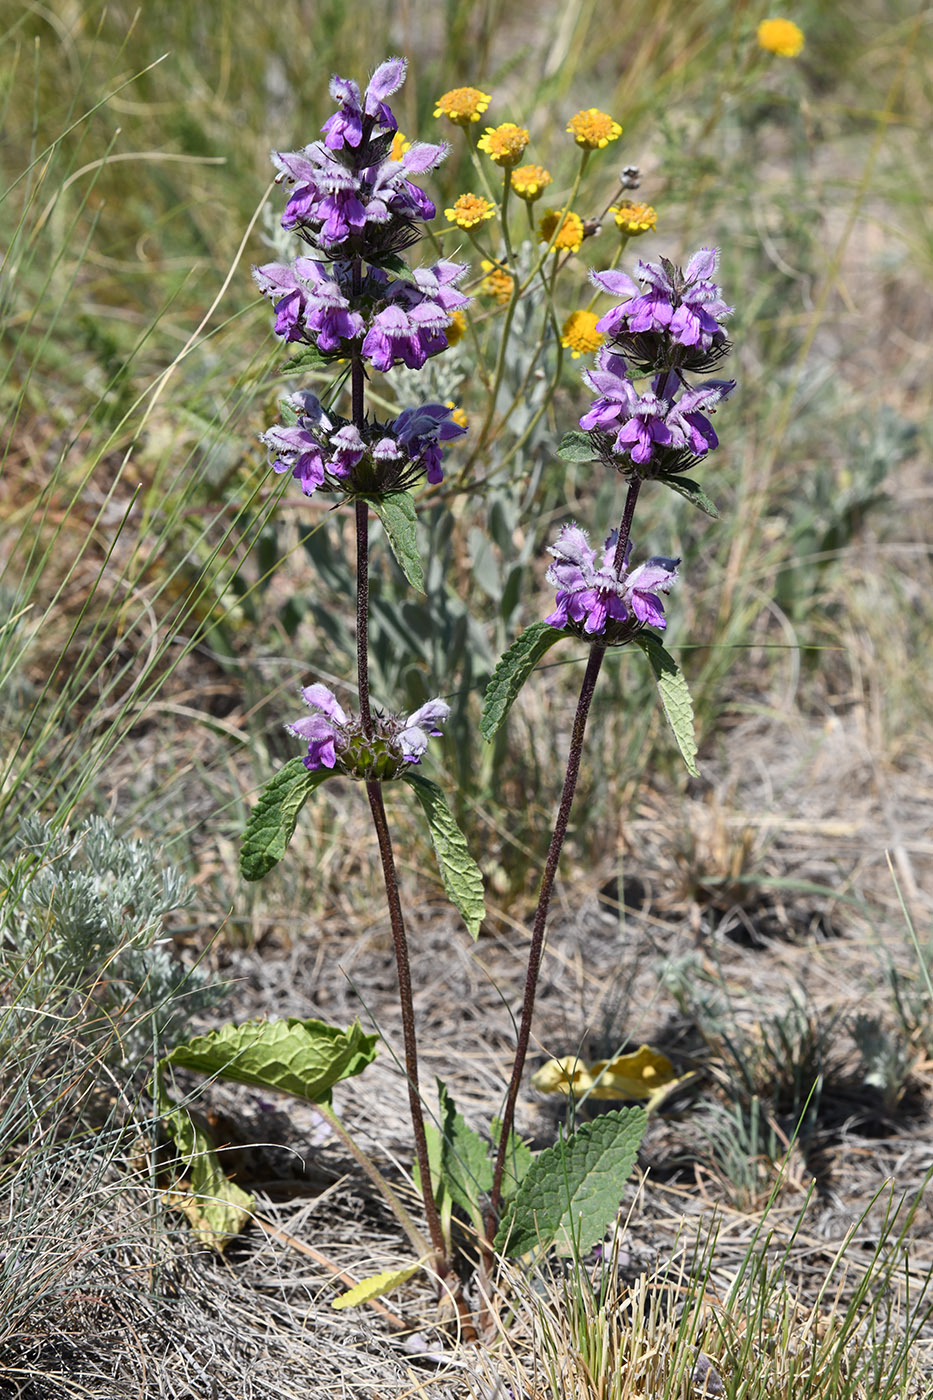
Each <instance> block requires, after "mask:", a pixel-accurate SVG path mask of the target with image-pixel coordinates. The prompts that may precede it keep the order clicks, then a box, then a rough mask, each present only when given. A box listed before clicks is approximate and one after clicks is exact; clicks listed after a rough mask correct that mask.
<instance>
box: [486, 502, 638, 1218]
mask: <svg viewBox="0 0 933 1400" xmlns="http://www.w3.org/2000/svg"><path fill="white" fill-rule="evenodd" d="M640 489H641V480H640V478H638V477H636V478H635V480H634V481H631V482H630V483H629V488H628V494H627V496H626V498H625V506H624V508H623V510H622V519H621V521H620V523H619V538H618V541H617V543H616V550H615V556H614V561H613V562H614V566H615V568H616V569H619V568H620V567H621V563H622V560H623V559H624V557H625V550H626V546H627V545H628V541H629V536H630V534H631V531H632V519H633V517H634V514H635V503H636V501H637V500H638V492H639V490H640ZM605 654H606V649H605V647H603V646H600V645H599V643H598V642H594V643H593V644H592V646H591V647H590V656H589V660H588V661H587V663H586V672H585V674H584V676H583V684H582V685H581V686H580V698H579V699H578V701H577V713H576V715H575V716H574V721H573V733H572V735H571V738H570V753H569V754H568V756H567V772H566V774H565V776H564V789H563V792H562V793H561V797H560V806H559V807H558V809H557V821H556V822H555V824H554V833H553V835H552V836H551V844H550V847H549V848H548V853H547V862H546V864H545V867H544V874H543V876H542V878H541V888H540V890H539V892H538V907H537V909H536V910H535V921H534V927H533V929H532V934H531V947H530V949H529V951H528V971H527V973H526V976H525V997H524V1000H523V1002H522V1019H521V1025H520V1026H519V1031H518V1044H517V1045H516V1047H515V1059H514V1061H513V1064H512V1078H511V1080H510V1081H509V1092H508V1095H507V1097H506V1101H505V1111H504V1113H503V1115H502V1129H501V1132H500V1135H499V1150H498V1152H497V1153H496V1167H495V1171H494V1173H493V1178H492V1194H491V1195H490V1198H489V1211H488V1213H487V1215H486V1239H487V1241H488V1242H489V1243H490V1244H491V1243H492V1240H493V1238H494V1236H495V1232H496V1226H497V1224H498V1217H499V1201H500V1198H501V1195H502V1175H503V1172H504V1170H505V1157H506V1152H507V1150H508V1139H509V1133H510V1132H511V1130H512V1124H513V1122H514V1119H515V1104H516V1101H517V1099H518V1090H519V1085H520V1084H521V1078H522V1070H523V1069H524V1067H525V1056H526V1055H527V1053H528V1045H529V1041H530V1040H531V1020H532V1016H533V1014H534V1007H535V992H536V990H537V986H538V975H539V973H540V971H541V956H542V954H543V952H544V935H545V931H546V929H547V916H548V909H549V907H550V903H551V894H552V892H553V889H554V878H555V876H556V874H557V864H558V861H559V860H560V853H561V849H562V847H563V844H564V838H565V836H566V835H567V825H568V823H569V821H570V809H571V807H572V806H573V797H574V793H575V792H576V788H577V777H578V775H579V772H580V757H581V755H582V752H583V738H584V735H585V733H586V721H587V716H588V715H589V712H590V703H591V701H592V699H593V692H594V690H595V689H596V681H597V678H598V676H599V672H600V667H601V666H602V664H603V657H604V656H605Z"/></svg>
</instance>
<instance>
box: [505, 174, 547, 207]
mask: <svg viewBox="0 0 933 1400" xmlns="http://www.w3.org/2000/svg"><path fill="white" fill-rule="evenodd" d="M550 183H551V175H550V172H549V171H547V170H545V168H544V166H543V165H520V166H519V167H518V169H517V170H513V171H512V189H513V190H514V191H515V193H516V194H517V195H518V197H519V199H524V200H525V201H526V202H527V203H528V204H533V203H534V201H535V200H536V199H540V198H541V196H542V195H543V194H544V191H545V190H546V189H547V187H548V185H549V184H550Z"/></svg>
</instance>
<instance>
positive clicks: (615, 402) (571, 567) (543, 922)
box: [485, 114, 734, 1267]
mask: <svg viewBox="0 0 933 1400" xmlns="http://www.w3.org/2000/svg"><path fill="white" fill-rule="evenodd" d="M583 115H585V114H583ZM715 268H716V255H715V253H714V252H713V251H712V250H710V249H701V250H700V252H699V253H697V254H695V255H694V257H693V258H692V259H691V260H690V262H689V264H688V266H687V268H686V270H684V271H682V270H681V269H679V268H675V267H674V266H673V264H671V263H668V262H666V261H662V262H661V263H660V264H653V263H639V265H638V269H637V271H638V276H639V280H640V281H641V282H642V283H644V284H646V285H647V291H645V292H642V290H641V289H640V288H639V287H638V286H637V285H636V283H635V282H633V281H632V280H631V279H630V278H629V277H627V276H626V275H625V274H624V273H620V272H616V271H615V270H614V268H611V269H609V270H608V271H607V272H604V273H597V274H594V277H593V280H594V282H595V284H596V286H597V287H598V288H599V289H600V290H601V291H610V292H612V293H614V294H615V295H616V296H621V297H622V301H621V303H620V304H619V305H617V306H615V307H614V308H613V309H612V310H610V311H609V312H607V313H606V315H605V316H603V317H602V318H601V319H600V320H599V321H598V322H597V329H598V330H599V331H601V332H602V333H604V334H605V335H606V336H607V337H608V344H607V345H606V346H605V348H604V349H603V350H602V351H601V352H600V354H599V357H598V359H597V363H596V367H595V368H594V369H593V370H592V371H589V372H585V373H584V379H585V381H586V383H587V384H588V385H589V386H590V387H591V388H592V389H593V390H594V391H595V393H596V398H595V400H594V402H593V404H592V405H591V407H590V408H589V409H588V410H587V412H586V413H584V415H583V417H582V418H581V419H580V426H581V428H583V429H585V430H586V435H587V438H588V443H587V442H586V440H585V439H584V443H580V442H578V443H576V444H575V446H576V448H577V449H578V450H579V451H580V452H581V453H582V454H583V458H584V459H585V457H586V456H587V455H588V456H590V457H591V458H596V459H598V460H600V461H601V462H602V463H603V464H604V465H605V466H607V467H609V468H611V469H612V470H614V471H616V472H619V473H621V474H622V476H623V477H624V479H625V480H626V482H627V490H626V496H625V502H624V506H623V509H622V516H621V519H620V521H619V525H618V528H617V529H615V530H613V531H612V532H611V533H610V535H609V537H608V539H607V540H606V542H605V547H604V550H603V553H602V556H601V557H600V556H599V554H598V552H597V550H596V549H594V548H593V547H592V546H591V545H590V543H589V541H588V538H587V535H586V532H585V531H583V530H581V529H580V528H579V526H576V525H567V526H564V528H563V529H562V531H561V533H560V535H559V536H558V539H557V542H556V544H555V545H554V546H552V547H551V551H550V552H551V554H552V555H553V556H554V559H555V562H554V563H553V564H551V565H550V567H549V569H548V578H549V579H550V580H551V582H552V583H554V584H555V585H556V587H557V599H556V606H555V608H554V611H553V612H552V613H551V614H550V616H549V617H547V618H546V619H545V621H546V622H547V623H548V624H550V625H551V626H553V627H556V628H561V629H564V630H569V631H570V632H572V633H574V634H575V635H577V636H579V637H580V638H581V639H583V640H587V641H589V642H590V653H589V658H588V661H587V666H586V671H585V674H584V677H583V683H582V685H581V687H580V695H579V699H578V701H577V709H576V715H575V717H574V724H573V732H572V735H571V741H570V751H569V754H568V758H567V771H566V774H565V777H564V785H563V790H562V792H561V798H560V804H559V807H558V810H557V818H556V821H555V823H554V830H553V833H552V835H551V841H550V845H549V848H548V854H547V861H546V864H545V868H544V874H543V877H542V880H541V885H540V889H539V893H538V905H537V909H536V911H535V918H534V924H533V927H532V936H531V947H530V949H529V954H528V968H527V973H526V978H525V991H524V997H523V1001H522V1013H521V1023H520V1027H519V1034H518V1043H517V1046H516V1051H515V1058H514V1061H513V1065H512V1074H511V1078H510V1081H509V1087H508V1092H507V1095H506V1102H505V1108H504V1110H503V1115H502V1128H501V1132H500V1136H499V1145H498V1151H497V1154H496V1163H495V1168H494V1173H493V1183H492V1190H491V1194H490V1198H489V1208H488V1212H487V1216H486V1241H487V1243H486V1246H485V1259H486V1264H487V1267H488V1265H489V1262H490V1251H491V1245H492V1241H493V1239H494V1238H495V1233H496V1230H497V1227H498V1223H499V1219H498V1217H499V1207H500V1202H501V1198H502V1183H503V1174H504V1170H505V1161H506V1155H507V1152H508V1144H509V1136H510V1133H511V1131H512V1126H513V1123H514V1117H515V1105H516V1102H517V1099H518V1091H519V1087H520V1084H521V1077H522V1071H523V1069H524V1064H525V1059H526V1056H527V1052H528V1045H529V1043H530V1038H531V1025H532V1018H533V1014H534V1003H535V994H536V990H537V982H538V977H539V975H540V970H541V958H542V955H543V951H544V942H545V933H546V929H547V917H548V910H549V907H550V901H551V895H552V892H553V888H554V880H555V877H556V874H557V866H558V862H559V860H560V854H561V850H562V848H563V844H564V839H565V837H566V834H567V827H568V823H569V820H570V812H571V808H572V806H573V799H574V793H575V791H576V786H577V779H578V776H579V772H580V760H581V755H582V752H583V741H584V737H585V732H586V722H587V716H588V715H589V711H590V705H591V702H592V699H593V693H594V691H595V688H596V682H597V679H598V677H599V674H600V671H601V669H602V664H603V659H604V657H605V654H606V649H607V647H609V646H624V645H626V644H628V643H629V642H631V641H632V640H633V639H634V638H635V637H636V636H637V634H638V632H639V631H640V630H641V629H642V628H644V627H645V626H651V627H656V628H663V627H664V625H665V618H664V608H663V605H662V603H661V599H660V596H659V594H661V593H667V592H668V591H669V590H670V588H671V586H672V585H673V583H674V581H675V579H676V576H677V566H678V564H679V562H680V561H679V560H677V559H668V558H661V557H656V558H653V559H649V560H648V561H647V562H646V563H644V564H641V565H639V566H638V567H637V568H634V569H630V568H629V556H630V554H631V549H632V542H631V534H632V524H633V521H634V518H635V507H636V505H637V503H638V499H639V494H640V492H641V489H642V486H643V484H644V482H645V481H648V480H652V479H654V480H658V479H660V480H665V479H666V480H671V479H674V480H675V481H676V478H677V477H678V476H680V475H681V474H682V473H683V472H684V471H686V470H687V469H688V468H693V467H695V466H697V465H698V464H699V461H700V459H701V458H702V457H703V456H704V455H705V454H706V453H707V452H708V451H709V450H710V449H711V448H713V447H715V446H716V445H717V443H718V439H717V437H716V434H715V432H714V430H713V427H712V424H711V423H710V421H709V417H708V416H707V415H708V414H709V413H710V412H712V411H714V410H715V406H716V405H717V404H718V403H719V401H720V400H721V399H723V398H724V397H726V395H727V394H728V393H730V392H731V390H732V388H733V387H734V385H733V384H732V383H731V381H728V382H726V381H720V382H711V383H708V384H706V385H703V386H699V387H694V386H691V385H690V384H689V382H688V381H687V378H686V374H687V372H688V371H693V372H700V373H702V372H705V371H708V370H709V369H710V368H712V367H713V366H714V365H715V364H717V363H718V361H719V360H720V359H721V358H722V356H723V355H724V354H725V353H726V350H727V349H728V346H727V343H726V340H725V333H724V331H723V330H722V326H721V324H720V323H721V321H722V319H723V318H724V317H725V316H726V315H728V313H729V310H730V308H729V307H727V306H726V305H725V303H724V302H723V301H722V299H721V297H720V295H719V288H718V287H717V286H716V284H715V283H714V282H713V280H712V274H713V272H714V271H715ZM623 352H624V354H623ZM626 356H627V357H628V358H626ZM630 362H631V363H632V364H633V366H634V371H635V374H636V376H649V375H650V376H652V378H651V387H650V388H649V389H647V390H646V391H643V392H639V390H638V389H637V388H636V385H635V383H634V382H633V379H632V377H631V373H630V370H629V363H630ZM578 460H579V458H578Z"/></svg>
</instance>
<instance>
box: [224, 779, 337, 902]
mask: <svg viewBox="0 0 933 1400" xmlns="http://www.w3.org/2000/svg"><path fill="white" fill-rule="evenodd" d="M333 776H334V775H333V774H332V773H331V771H330V769H329V768H319V769H317V770H316V771H315V772H314V773H311V772H309V770H308V769H307V768H306V767H305V765H304V760H303V759H300V758H292V759H289V761H288V763H286V764H285V766H284V767H283V768H280V769H279V771H278V772H277V773H276V775H275V777H274V778H270V780H269V782H268V783H266V785H265V787H264V788H263V790H262V792H261V793H260V794H259V801H258V802H257V803H256V806H255V807H254V808H253V810H252V811H251V812H250V814H249V820H248V822H247V823H246V830H245V831H244V833H243V845H242V846H241V848H240V873H241V875H242V876H243V879H244V880H261V879H262V877H263V876H264V875H268V873H269V871H270V870H271V869H272V868H273V867H274V866H276V865H278V863H279V861H280V860H281V859H282V857H283V856H284V854H285V852H286V851H287V850H288V843H289V841H291V839H292V837H293V836H294V834H295V826H296V824H297V822H298V813H299V812H300V811H301V809H302V807H303V806H304V805H305V803H306V802H307V800H308V798H309V797H310V796H311V794H312V792H313V791H314V789H315V788H316V787H318V786H319V785H320V784H321V783H322V782H324V780H325V779H326V778H331V777H333Z"/></svg>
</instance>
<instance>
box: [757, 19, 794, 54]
mask: <svg viewBox="0 0 933 1400" xmlns="http://www.w3.org/2000/svg"><path fill="white" fill-rule="evenodd" d="M758 42H759V44H760V45H761V47H762V48H763V49H767V50H768V53H776V54H779V55H780V57H781V58H796V57H797V55H798V54H799V52H800V50H801V49H802V48H803V30H802V29H799V28H798V27H797V25H796V24H794V21H793V20H792V19H763V20H762V21H761V23H760V24H759V26H758Z"/></svg>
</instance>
